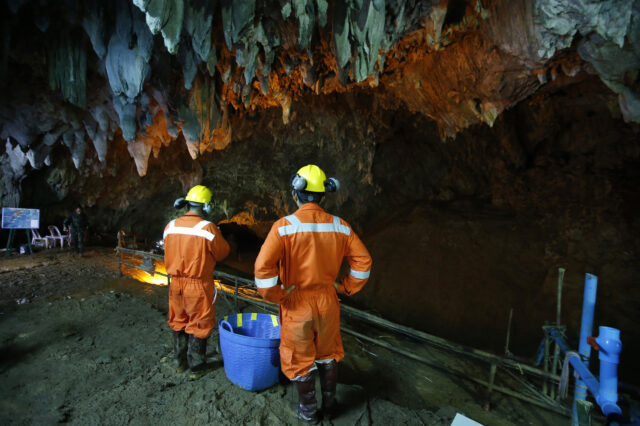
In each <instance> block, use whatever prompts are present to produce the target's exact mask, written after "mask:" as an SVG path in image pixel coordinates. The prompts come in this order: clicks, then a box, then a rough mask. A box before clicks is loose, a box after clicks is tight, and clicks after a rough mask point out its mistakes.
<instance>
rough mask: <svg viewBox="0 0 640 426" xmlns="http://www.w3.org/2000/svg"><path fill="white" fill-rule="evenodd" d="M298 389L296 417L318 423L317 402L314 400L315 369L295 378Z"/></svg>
mask: <svg viewBox="0 0 640 426" xmlns="http://www.w3.org/2000/svg"><path fill="white" fill-rule="evenodd" d="M295 384H296V389H297V390H298V401H299V404H298V412H297V416H298V419H300V420H302V421H303V422H307V423H312V424H315V423H318V402H317V401H316V375H315V370H314V371H310V372H308V373H307V374H306V375H304V376H302V377H300V378H298V379H297V380H295Z"/></svg>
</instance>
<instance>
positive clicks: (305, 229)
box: [255, 165, 371, 423]
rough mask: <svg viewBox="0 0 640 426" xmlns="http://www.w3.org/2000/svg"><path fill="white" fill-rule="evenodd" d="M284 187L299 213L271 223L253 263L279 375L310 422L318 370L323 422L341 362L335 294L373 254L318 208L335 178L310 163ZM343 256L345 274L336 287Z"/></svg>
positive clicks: (353, 288) (314, 417)
mask: <svg viewBox="0 0 640 426" xmlns="http://www.w3.org/2000/svg"><path fill="white" fill-rule="evenodd" d="M290 184H291V188H292V195H293V199H294V200H295V202H296V204H297V205H298V207H299V208H298V210H297V211H296V212H295V213H294V214H292V215H289V216H286V217H284V218H281V219H279V220H277V221H276V222H275V223H274V224H273V226H272V228H271V231H270V232H269V235H267V238H266V240H265V242H264V244H263V246H262V248H261V249H260V253H259V254H258V258H257V259H256V264H255V283H256V286H257V287H258V291H259V293H260V295H261V296H262V297H263V298H264V299H266V300H268V301H270V302H274V303H278V304H279V305H280V323H281V341H280V365H281V368H282V372H283V373H284V374H285V375H286V376H287V377H288V378H289V379H290V380H293V381H294V382H295V384H296V388H297V391H298V398H299V405H298V408H297V416H298V418H299V419H301V420H303V421H306V422H311V423H315V422H317V421H318V412H317V402H316V396H315V376H314V373H315V370H319V373H320V385H321V389H322V412H323V414H324V416H325V417H328V418H331V417H333V416H334V415H335V407H336V404H335V392H336V382H337V377H338V370H337V363H338V362H340V361H341V360H342V359H343V358H344V349H343V347H342V337H341V336H340V304H339V301H338V295H337V294H336V291H337V293H341V294H346V295H352V294H354V293H357V292H358V291H360V289H362V287H363V286H364V285H365V283H366V282H367V280H368V278H369V273H370V270H371V256H370V255H369V252H368V251H367V249H366V248H365V246H364V244H362V241H360V238H358V236H357V235H356V233H355V232H353V230H352V229H351V226H349V224H348V223H347V222H345V221H344V220H342V219H340V218H339V217H337V216H332V215H331V214H329V213H327V212H325V211H324V210H323V209H322V207H320V205H319V204H318V203H319V202H320V201H321V200H322V198H323V196H324V194H325V192H327V191H328V192H333V191H336V190H337V189H338V188H339V182H338V180H337V179H335V178H329V179H327V178H326V175H325V173H324V172H323V171H322V170H321V169H320V168H319V167H318V166H315V165H308V166H305V167H303V168H301V169H300V170H299V171H298V173H297V174H296V175H294V176H293V177H292V179H291V182H290ZM345 256H346V257H347V260H348V262H349V266H350V267H351V270H350V273H349V274H348V275H347V276H346V277H345V278H344V279H343V280H342V281H341V282H340V283H336V282H335V280H336V277H337V276H338V272H339V271H340V266H341V264H342V260H343V257H345ZM278 277H280V280H281V281H282V285H278Z"/></svg>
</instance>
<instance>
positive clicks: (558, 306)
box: [551, 268, 565, 398]
mask: <svg viewBox="0 0 640 426" xmlns="http://www.w3.org/2000/svg"><path fill="white" fill-rule="evenodd" d="M564 272H565V269H564V268H558V295H557V301H556V327H560V312H561V308H562V282H563V281H564ZM559 359H560V347H559V346H558V344H557V343H555V341H554V349H553V363H552V364H551V374H556V371H558V363H559ZM555 396H556V388H555V386H552V387H551V398H555Z"/></svg>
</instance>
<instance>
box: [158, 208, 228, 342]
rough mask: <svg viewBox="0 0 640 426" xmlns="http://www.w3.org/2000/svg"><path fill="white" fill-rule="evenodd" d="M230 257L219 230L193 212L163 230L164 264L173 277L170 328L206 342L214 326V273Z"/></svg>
mask: <svg viewBox="0 0 640 426" xmlns="http://www.w3.org/2000/svg"><path fill="white" fill-rule="evenodd" d="M228 254H229V244H228V243H227V241H226V240H225V239H224V238H223V237H222V234H221V233H220V229H218V227H217V226H216V225H215V224H213V223H211V222H209V221H206V220H204V219H202V218H201V217H200V216H198V215H197V214H194V213H187V214H186V215H184V216H182V217H180V218H178V219H175V220H172V221H171V222H169V224H168V225H167V226H166V228H165V230H164V264H165V267H166V268H167V273H168V274H169V275H171V287H170V288H169V327H171V329H172V330H174V331H182V330H184V331H185V332H186V333H187V334H192V335H193V336H194V337H197V338H198V339H206V338H208V337H209V335H210V334H211V331H212V330H213V327H214V325H215V316H216V308H215V305H214V302H215V300H214V289H215V287H214V282H213V270H214V268H215V266H216V262H219V261H221V260H222V259H224V258H225V257H227V255H228Z"/></svg>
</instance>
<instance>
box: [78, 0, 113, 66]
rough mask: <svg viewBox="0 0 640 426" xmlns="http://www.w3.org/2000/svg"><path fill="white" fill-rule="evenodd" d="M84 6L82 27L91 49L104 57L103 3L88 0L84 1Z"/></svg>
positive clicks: (101, 57)
mask: <svg viewBox="0 0 640 426" xmlns="http://www.w3.org/2000/svg"><path fill="white" fill-rule="evenodd" d="M84 7H85V12H84V15H83V16H82V28H84V30H85V31H86V33H87V35H88V36H89V40H91V45H92V46H93V50H94V52H96V55H98V58H100V59H104V57H105V56H106V54H107V26H106V23H107V22H106V16H105V10H104V5H103V4H101V3H100V2H97V1H93V0H88V1H85V3H84Z"/></svg>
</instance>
